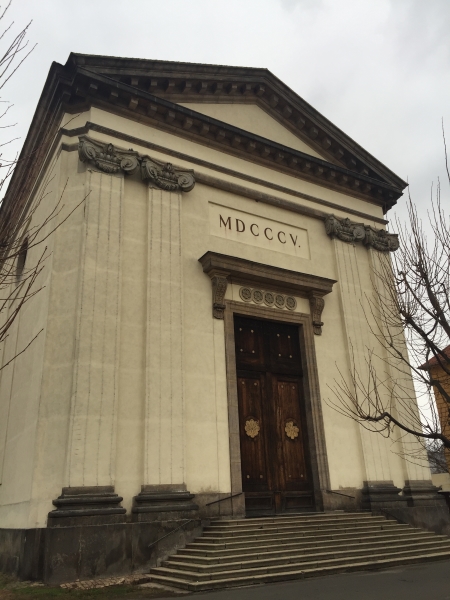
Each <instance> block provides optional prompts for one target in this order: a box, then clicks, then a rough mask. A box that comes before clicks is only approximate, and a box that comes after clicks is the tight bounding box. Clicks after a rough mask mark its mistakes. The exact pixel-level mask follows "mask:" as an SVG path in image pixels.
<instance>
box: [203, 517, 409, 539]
mask: <svg viewBox="0 0 450 600" xmlns="http://www.w3.org/2000/svg"><path fill="white" fill-rule="evenodd" d="M408 527H409V525H403V524H400V523H399V524H396V523H394V522H392V521H385V522H383V523H378V524H374V525H361V526H360V527H349V526H345V527H336V528H335V527H326V528H325V527H317V528H315V527H311V528H305V529H300V528H299V529H294V528H288V529H285V528H283V527H280V528H278V529H272V530H268V529H264V530H261V531H247V532H246V531H245V530H242V531H237V532H236V531H230V532H227V533H226V534H225V533H224V534H222V535H221V534H220V533H217V532H214V533H209V532H205V533H204V534H203V536H202V539H204V540H205V542H206V541H209V542H212V541H214V542H217V543H220V542H222V543H227V542H231V541H236V540H238V539H240V538H245V539H247V540H257V539H268V538H279V539H281V538H284V539H286V538H291V537H292V536H293V535H296V536H306V535H311V534H313V533H317V534H319V533H322V534H329V535H333V534H334V535H336V534H337V535H340V534H342V533H348V534H352V533H353V534H355V535H358V534H359V535H371V534H372V533H375V532H376V531H386V530H389V531H394V530H395V531H401V530H402V529H408Z"/></svg>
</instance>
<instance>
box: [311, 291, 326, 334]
mask: <svg viewBox="0 0 450 600" xmlns="http://www.w3.org/2000/svg"><path fill="white" fill-rule="evenodd" d="M309 306H310V308H311V317H312V322H313V329H314V333H315V334H316V335H322V326H323V321H322V311H323V309H324V306H325V300H324V299H323V298H322V297H321V296H317V295H316V294H311V295H310V296H309Z"/></svg>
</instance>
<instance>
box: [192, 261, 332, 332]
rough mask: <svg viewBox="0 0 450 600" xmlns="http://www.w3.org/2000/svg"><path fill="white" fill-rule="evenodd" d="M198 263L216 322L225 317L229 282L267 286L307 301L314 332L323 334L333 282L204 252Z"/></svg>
mask: <svg viewBox="0 0 450 600" xmlns="http://www.w3.org/2000/svg"><path fill="white" fill-rule="evenodd" d="M198 260H199V262H200V263H201V265H202V267H203V272H204V273H206V274H207V275H208V276H209V277H210V279H211V283H212V294H213V298H212V304H213V317H214V318H215V319H223V318H224V310H225V308H226V304H225V300H224V298H225V292H226V289H227V285H228V283H236V284H243V285H252V286H261V287H267V288H268V289H269V290H274V291H278V292H284V293H287V294H290V295H293V296H301V297H303V298H308V299H309V304H310V307H311V318H312V322H313V328H314V333H315V334H316V335H321V334H322V325H323V322H322V320H321V317H322V311H323V309H324V306H325V300H324V299H323V297H324V296H326V295H327V294H329V293H330V292H331V291H332V289H333V285H334V284H335V283H336V281H335V280H334V279H327V278H326V277H318V276H317V275H310V274H308V273H300V272H298V271H290V270H288V269H281V268H280V267H273V266H271V265H265V264H263V263H257V262H254V261H251V260H247V259H244V258H238V257H236V256H228V255H226V254H218V253H217V252H207V253H206V254H204V255H203V256H202V257H201V258H199V259H198ZM274 310H276V309H274Z"/></svg>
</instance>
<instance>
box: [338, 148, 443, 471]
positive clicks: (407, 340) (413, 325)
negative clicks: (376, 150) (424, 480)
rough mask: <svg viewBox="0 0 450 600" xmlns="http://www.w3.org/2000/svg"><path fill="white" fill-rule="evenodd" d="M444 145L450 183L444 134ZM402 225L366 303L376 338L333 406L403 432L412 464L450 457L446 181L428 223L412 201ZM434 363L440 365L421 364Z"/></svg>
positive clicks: (373, 427)
mask: <svg viewBox="0 0 450 600" xmlns="http://www.w3.org/2000/svg"><path fill="white" fill-rule="evenodd" d="M444 150H445V161H446V168H447V176H448V180H449V183H450V172H449V168H448V161H447V151H446V146H445V136H444ZM396 227H397V229H398V231H399V242H400V247H399V249H398V250H397V252H395V253H394V254H393V255H389V254H381V253H380V254H379V255H378V258H377V261H376V266H375V267H374V271H373V276H372V284H373V296H372V297H371V298H368V297H367V296H366V302H365V306H364V307H363V308H362V310H363V311H364V314H365V317H366V321H367V323H368V324H369V327H370V330H371V333H372V336H373V339H372V340H371V341H370V342H368V345H367V346H366V355H365V357H364V366H363V367H361V362H360V360H359V359H358V360H356V358H355V356H354V355H353V356H352V357H351V368H350V373H346V372H345V371H344V370H340V378H339V380H336V381H335V385H334V386H333V387H332V388H331V389H332V392H333V394H332V398H331V399H330V400H329V403H330V404H331V405H332V406H333V408H335V409H336V410H337V411H339V412H340V413H342V414H344V415H346V416H347V417H350V418H352V419H354V420H355V421H357V422H358V423H359V424H360V425H361V426H362V427H365V428H366V429H368V430H370V431H372V432H375V433H378V434H382V435H384V436H385V437H391V438H394V439H398V438H400V437H402V438H403V447H404V448H406V449H405V451H404V453H405V455H406V458H408V459H410V460H412V461H415V460H416V459H417V460H423V457H424V456H426V453H424V452H423V450H426V452H429V451H430V450H431V452H432V454H434V455H435V456H436V457H438V458H439V457H441V456H442V450H441V448H443V449H445V453H446V454H447V455H448V457H449V458H450V453H449V449H450V352H449V350H448V347H449V344H450V304H449V294H450V219H449V215H448V214H447V213H446V212H445V210H444V209H443V205H442V199H441V186H440V184H438V187H437V190H436V192H435V194H433V193H432V198H431V204H430V209H429V211H428V219H427V221H426V223H425V224H424V223H423V222H422V221H421V219H420V218H419V216H418V213H417V209H416V207H415V205H414V204H413V202H412V201H411V198H409V201H408V220H407V224H406V225H404V224H402V223H400V221H399V220H398V219H396ZM352 354H353V350H352ZM430 361H432V364H433V365H434V366H435V367H436V368H428V367H425V368H423V365H424V363H429V362H430ZM437 373H439V374H438V375H437ZM411 376H412V380H411ZM411 381H412V382H413V383H414V385H412V384H411ZM434 391H435V392H436V394H437V396H439V402H440V407H439V408H440V413H441V415H440V416H441V419H440V418H439V414H438V411H437V407H436V403H435V398H434V393H433V392H434ZM441 421H442V423H441ZM411 435H412V436H413V437H412V438H411ZM408 440H409V441H408ZM411 442H412V443H411ZM417 442H419V444H417ZM408 444H409V446H408ZM444 464H445V461H444V462H442V460H441V461H440V465H441V467H442V466H443V465H444Z"/></svg>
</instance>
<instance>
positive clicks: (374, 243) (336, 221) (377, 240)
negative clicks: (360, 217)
mask: <svg viewBox="0 0 450 600" xmlns="http://www.w3.org/2000/svg"><path fill="white" fill-rule="evenodd" d="M325 231H326V232H327V234H328V235H329V236H330V238H331V239H333V238H337V239H338V240H341V241H342V242H346V243H347V244H355V243H356V242H362V244H363V245H364V246H366V247H367V248H373V249H374V250H378V251H379V252H395V250H398V247H399V241H398V235H397V234H396V233H389V232H387V231H386V230H384V229H375V227H372V226H371V225H364V223H354V222H353V221H350V219H348V218H345V219H341V218H339V217H336V216H335V215H328V216H327V217H326V219H325Z"/></svg>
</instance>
